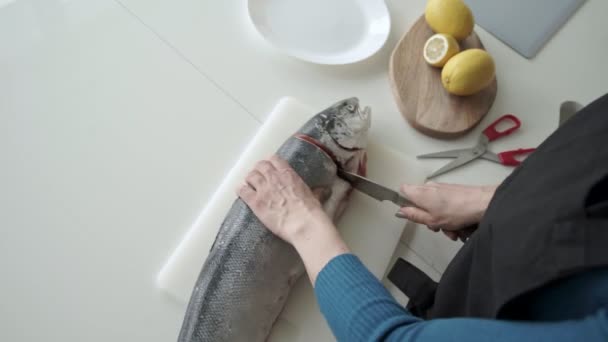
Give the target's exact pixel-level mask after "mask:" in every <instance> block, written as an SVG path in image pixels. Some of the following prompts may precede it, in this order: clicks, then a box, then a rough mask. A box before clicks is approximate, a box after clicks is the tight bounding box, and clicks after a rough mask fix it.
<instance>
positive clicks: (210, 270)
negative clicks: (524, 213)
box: [179, 98, 371, 342]
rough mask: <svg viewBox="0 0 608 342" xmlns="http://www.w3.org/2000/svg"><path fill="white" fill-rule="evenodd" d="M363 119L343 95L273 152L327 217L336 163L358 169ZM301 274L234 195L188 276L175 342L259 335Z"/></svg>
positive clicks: (338, 186)
mask: <svg viewBox="0 0 608 342" xmlns="http://www.w3.org/2000/svg"><path fill="white" fill-rule="evenodd" d="M370 121H371V110H370V108H369V107H366V108H365V109H363V110H362V109H361V108H360V106H359V100H358V99H357V98H350V99H346V100H343V101H340V102H338V103H336V104H334V105H332V106H331V107H329V108H327V109H325V110H324V111H322V112H320V113H319V114H317V115H315V116H314V117H312V118H311V119H310V120H309V121H308V122H307V123H306V124H305V125H304V126H303V127H302V128H301V129H300V130H299V131H298V132H296V133H295V134H294V135H293V136H292V137H290V138H289V139H288V140H287V141H285V143H284V144H283V145H282V146H281V147H280V148H279V150H278V151H277V155H278V156H279V157H281V158H282V159H285V160H286V161H287V162H288V163H289V164H290V165H291V167H293V168H294V170H295V171H296V172H297V173H298V174H299V175H300V177H302V179H303V180H304V181H305V182H306V184H307V185H308V186H310V187H311V188H312V189H321V190H322V193H324V196H323V199H322V203H323V208H324V210H325V212H326V213H327V214H328V215H329V216H330V217H331V218H332V219H334V221H335V220H336V219H337V217H339V215H340V214H341V213H342V211H343V210H344V208H345V205H346V203H347V199H348V195H349V193H350V189H351V187H350V185H349V184H348V183H347V182H345V181H343V180H341V179H340V178H338V177H337V176H336V171H337V168H338V167H340V168H343V169H345V170H347V171H350V172H357V173H359V174H362V175H364V174H365V162H366V156H365V147H366V142H367V132H368V130H369V127H370ZM303 273H304V266H303V264H302V261H301V260H300V258H299V256H298V254H297V253H296V251H295V250H294V248H293V247H292V246H291V245H289V244H288V243H286V242H284V241H282V240H281V239H280V238H278V237H276V236H275V235H273V234H272V232H270V231H269V230H268V229H267V228H266V227H265V226H264V225H263V224H262V223H260V221H259V220H258V219H257V218H256V216H255V215H254V214H253V212H252V211H251V209H249V207H247V205H246V204H245V203H244V202H243V201H242V200H240V199H237V200H236V201H235V202H234V204H233V205H232V208H231V209H230V211H229V212H228V214H227V216H226V218H225V219H224V222H223V223H222V225H221V228H220V230H219V232H218V234H217V236H216V238H215V242H214V243H213V246H212V247H211V251H210V253H209V256H208V257H207V259H206V261H205V264H204V265H203V269H202V270H201V273H200V275H199V277H198V280H197V281H196V284H195V286H194V290H193V291H192V296H191V297H190V303H189V304H188V308H187V310H186V314H185V318H184V322H183V325H182V329H181V332H180V335H179V341H180V342H194V341H214V342H216V341H248V342H255V341H265V340H266V339H267V337H268V335H269V334H270V330H271V328H272V326H273V324H274V322H275V320H276V319H277V317H278V316H279V314H280V313H281V310H282V309H283V306H284V305H285V302H286V300H287V297H288V295H289V291H290V290H291V287H292V286H293V285H294V283H295V282H296V280H297V279H298V278H299V277H300V276H301V275H302V274H303Z"/></svg>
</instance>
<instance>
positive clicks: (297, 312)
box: [157, 97, 428, 342]
mask: <svg viewBox="0 0 608 342" xmlns="http://www.w3.org/2000/svg"><path fill="white" fill-rule="evenodd" d="M321 109H322V108H317V109H313V108H310V107H309V106H307V105H304V104H302V103H301V102H299V101H297V100H295V99H293V98H288V97H285V98H282V99H281V100H280V101H279V102H278V104H277V105H276V107H275V108H274V110H273V111H272V113H271V114H270V115H269V116H268V118H267V119H266V120H265V122H264V124H263V125H262V126H261V127H260V129H259V131H258V133H257V134H256V136H255V137H254V138H253V140H252V141H251V143H250V144H249V146H248V147H247V148H246V149H245V151H244V152H243V154H242V155H241V156H240V158H239V159H238V161H237V162H236V164H235V166H234V167H233V168H232V170H231V171H230V172H229V173H228V174H227V175H226V178H225V179H224V181H223V182H222V184H220V185H219V186H218V189H217V191H216V193H215V194H214V195H213V196H212V198H211V199H210V200H209V203H207V205H206V206H205V208H204V209H203V210H202V212H201V214H200V216H199V217H198V219H197V220H196V222H195V223H194V224H193V226H192V228H191V229H190V230H189V231H188V233H187V234H186V236H184V238H183V240H182V241H181V243H180V244H179V245H178V246H177V248H176V249H175V251H174V252H173V254H172V255H171V256H170V257H169V259H168V260H167V263H166V264H165V265H164V266H163V268H162V269H161V271H160V273H159V275H158V278H157V286H158V287H159V288H161V289H162V290H163V291H164V292H166V293H168V294H169V295H171V296H172V297H173V298H175V299H177V300H178V301H179V302H180V304H181V305H183V308H184V310H185V308H186V304H187V302H188V299H189V298H190V294H191V292H192V288H193V286H194V283H195V281H196V279H197V277H198V274H199V272H200V270H201V267H202V265H203V263H204V262H205V259H206V258H207V255H208V253H209V249H210V248H211V245H212V244H213V241H214V240H215V236H216V235H217V232H218V230H219V227H220V225H221V223H222V221H223V220H224V217H225V216H226V213H227V212H228V210H229V209H230V206H231V205H232V202H233V201H234V200H235V199H236V195H235V193H234V191H235V189H236V188H237V186H238V185H239V184H241V182H242V180H243V179H244V178H245V175H246V174H247V172H248V171H249V170H250V169H251V167H253V165H254V164H255V162H256V161H258V160H260V159H262V158H266V157H268V156H269V155H271V154H272V153H274V151H276V150H277V148H278V147H279V146H280V145H281V144H282V143H283V142H284V141H285V140H286V139H287V138H288V137H289V136H290V135H291V134H293V133H294V132H295V131H297V130H298V129H299V128H300V127H301V126H302V125H303V124H304V123H305V122H306V121H307V120H308V119H310V117H311V116H312V115H314V114H315V113H316V112H319V111H320V110H321ZM373 115H374V114H373V108H372V126H373V121H374V119H373ZM372 130H373V127H372ZM367 153H368V163H367V166H368V167H367V173H368V176H369V177H370V178H372V179H374V180H376V181H378V182H380V183H382V184H383V185H386V186H389V187H392V188H394V189H398V187H399V184H400V183H402V182H408V183H413V184H420V183H422V182H423V181H424V178H425V175H426V174H427V171H428V170H426V169H425V168H423V167H421V165H420V163H419V162H418V161H417V160H416V159H415V158H413V157H409V156H404V155H402V154H401V153H399V152H397V151H395V150H393V149H391V148H389V147H387V146H384V145H382V144H378V143H376V142H374V139H373V137H370V139H369V146H368V149H367ZM397 209H398V208H397V206H395V205H394V204H392V203H388V202H382V203H381V202H378V201H376V200H374V199H372V198H370V197H367V196H366V195H363V194H361V193H359V192H357V191H354V192H353V193H352V195H351V198H350V201H349V203H348V206H347V209H346V211H345V213H344V215H343V216H342V218H341V219H340V221H339V222H338V223H337V226H338V229H340V232H341V234H342V236H343V238H344V240H345V241H346V243H347V244H348V246H349V247H350V249H351V250H352V251H353V253H355V254H356V255H357V256H359V258H361V260H362V261H363V263H364V264H365V265H366V266H367V267H368V268H369V269H370V271H371V272H372V273H374V275H376V277H378V278H382V276H383V275H384V273H385V271H386V269H387V267H388V266H389V262H390V259H391V256H392V254H393V252H394V250H395V248H396V246H397V244H398V243H399V238H400V236H401V234H402V232H403V229H404V227H405V224H406V222H405V221H404V220H401V219H398V218H396V217H395V213H396V212H397ZM269 341H294V342H298V341H335V339H334V337H333V335H332V333H331V331H330V329H329V327H328V326H327V324H326V323H325V320H324V319H323V316H322V315H321V313H320V312H319V308H318V306H317V303H316V299H315V295H314V292H313V290H312V287H311V286H310V283H309V281H308V277H306V276H303V277H302V278H300V279H299V280H298V282H297V283H296V284H295V286H294V288H293V290H292V291H291V293H290V295H289V299H288V300H287V303H286V305H285V308H284V309H283V312H282V313H281V315H280V317H279V320H278V321H277V322H276V324H275V326H274V327H273V330H272V335H271V336H270V337H269Z"/></svg>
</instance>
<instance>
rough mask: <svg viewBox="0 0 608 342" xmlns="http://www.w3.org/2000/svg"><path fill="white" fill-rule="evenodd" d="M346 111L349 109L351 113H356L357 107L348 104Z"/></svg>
mask: <svg viewBox="0 0 608 342" xmlns="http://www.w3.org/2000/svg"><path fill="white" fill-rule="evenodd" d="M346 109H348V111H349V112H353V111H355V106H353V105H352V104H348V105H346Z"/></svg>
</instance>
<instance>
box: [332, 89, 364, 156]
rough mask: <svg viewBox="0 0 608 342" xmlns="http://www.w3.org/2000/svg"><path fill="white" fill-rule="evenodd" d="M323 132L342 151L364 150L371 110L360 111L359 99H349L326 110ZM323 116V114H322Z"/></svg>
mask: <svg viewBox="0 0 608 342" xmlns="http://www.w3.org/2000/svg"><path fill="white" fill-rule="evenodd" d="M324 113H325V114H326V118H325V120H322V122H323V123H322V124H323V126H324V127H323V130H324V131H325V132H327V133H328V134H329V136H330V137H331V138H332V139H333V140H334V142H335V143H336V144H337V145H338V146H339V147H340V148H343V149H347V150H357V149H364V148H365V147H366V145H367V134H368V131H369V128H370V126H371V109H370V107H365V108H363V109H361V107H360V105H359V99H358V98H356V97H351V98H348V99H345V100H342V101H339V102H336V103H335V104H334V105H332V106H331V107H329V108H327V109H326V110H325V111H324ZM322 114H323V113H322Z"/></svg>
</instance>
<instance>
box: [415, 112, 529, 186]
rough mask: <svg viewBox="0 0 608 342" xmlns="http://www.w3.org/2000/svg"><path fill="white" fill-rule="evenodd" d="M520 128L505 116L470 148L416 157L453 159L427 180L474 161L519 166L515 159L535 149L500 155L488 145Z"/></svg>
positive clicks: (514, 119)
mask: <svg viewBox="0 0 608 342" xmlns="http://www.w3.org/2000/svg"><path fill="white" fill-rule="evenodd" d="M505 122H506V123H508V124H510V127H509V128H507V129H505V130H503V131H498V130H497V129H496V127H497V126H498V125H499V124H501V123H505ZM520 126H521V121H519V119H518V118H517V117H516V116H515V115H513V114H505V115H503V116H501V117H500V118H498V120H496V121H494V122H493V123H492V124H491V125H490V126H488V127H487V128H486V129H485V130H484V131H483V133H482V134H481V135H479V139H478V141H477V145H475V146H474V147H472V148H465V149H458V150H451V151H444V152H437V153H429V154H423V155H420V156H418V158H419V159H428V158H455V159H454V160H452V161H451V162H449V163H448V164H446V165H445V166H443V167H442V168H440V169H439V170H437V171H435V172H434V173H433V174H431V175H430V176H428V177H427V179H431V178H435V177H437V176H439V175H442V174H444V173H446V172H449V171H452V170H454V169H455V168H458V167H461V166H462V165H465V164H467V163H470V162H472V161H473V160H476V159H479V158H481V159H485V160H489V161H492V162H495V163H498V164H502V165H507V166H518V165H519V164H521V162H520V161H519V160H517V159H516V158H515V157H517V156H522V155H526V154H528V153H531V152H533V151H534V150H536V149H535V148H520V149H517V150H511V151H505V152H501V153H498V154H497V153H494V152H492V151H490V150H488V145H489V144H490V142H492V141H494V140H497V139H499V138H502V137H505V136H507V135H509V134H511V133H513V132H515V131H516V130H517V129H518V128H519V127H520Z"/></svg>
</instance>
